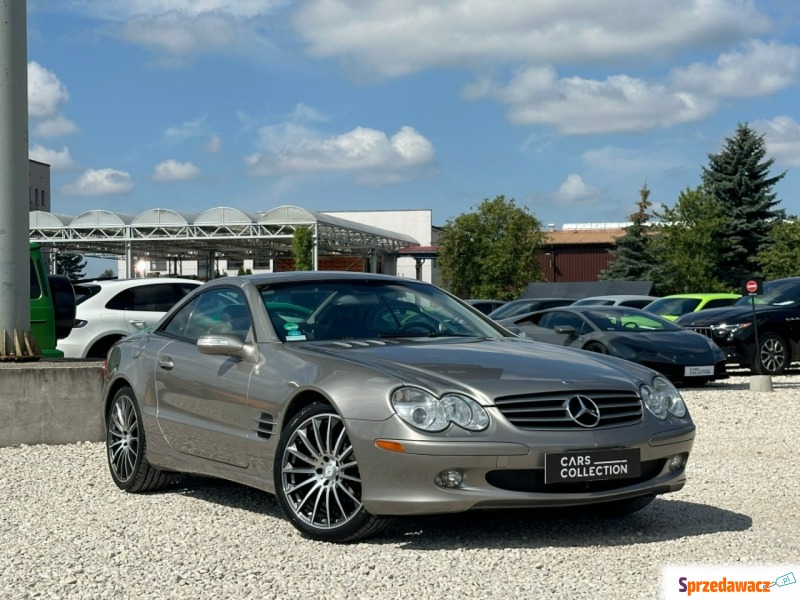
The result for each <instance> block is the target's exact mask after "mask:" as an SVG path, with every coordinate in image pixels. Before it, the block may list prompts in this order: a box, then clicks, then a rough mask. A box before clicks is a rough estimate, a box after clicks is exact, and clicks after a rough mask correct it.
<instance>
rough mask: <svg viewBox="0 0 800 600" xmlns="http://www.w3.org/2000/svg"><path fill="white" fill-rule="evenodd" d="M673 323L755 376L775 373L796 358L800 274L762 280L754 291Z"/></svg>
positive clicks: (799, 332)
mask: <svg viewBox="0 0 800 600" xmlns="http://www.w3.org/2000/svg"><path fill="white" fill-rule="evenodd" d="M753 301H754V302H753ZM753 303H754V304H755V306H753ZM754 308H755V323H754V322H753V312H754V311H753V309H754ZM677 323H678V325H680V326H682V327H686V328H687V329H691V330H693V331H697V332H698V333H702V334H704V335H706V336H707V337H709V338H711V339H712V340H714V341H715V342H716V343H717V345H719V346H720V348H722V349H723V350H724V351H725V355H726V357H727V362H728V364H733V365H739V366H741V367H747V368H749V369H750V370H751V371H752V372H753V373H756V374H759V375H778V374H780V373H783V372H784V371H785V370H786V369H787V368H788V366H789V364H790V363H792V362H794V361H797V360H800V277H789V278H786V279H775V280H774V281H769V282H766V283H765V284H764V293H763V294H761V295H759V296H743V297H742V298H740V299H739V300H738V301H737V302H736V304H734V305H733V306H728V307H725V308H709V309H704V310H700V311H698V312H693V313H688V314H686V315H683V316H682V317H680V318H679V319H678V320H677ZM756 334H757V335H758V342H756Z"/></svg>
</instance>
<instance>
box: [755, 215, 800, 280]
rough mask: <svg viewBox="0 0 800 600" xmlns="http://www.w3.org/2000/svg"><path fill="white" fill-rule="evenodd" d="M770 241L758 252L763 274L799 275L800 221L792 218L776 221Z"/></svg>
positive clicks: (772, 276) (775, 277)
mask: <svg viewBox="0 0 800 600" xmlns="http://www.w3.org/2000/svg"><path fill="white" fill-rule="evenodd" d="M770 241H771V244H769V245H768V246H767V247H765V248H764V249H763V250H762V251H761V252H759V254H758V262H759V264H760V265H761V270H762V274H763V276H764V277H765V278H766V279H780V278H781V277H797V276H798V275H800V221H798V220H797V219H796V218H792V219H789V220H786V221H778V222H776V223H775V224H774V225H773V227H772V232H771V236H770Z"/></svg>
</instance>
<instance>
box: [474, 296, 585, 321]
mask: <svg viewBox="0 0 800 600" xmlns="http://www.w3.org/2000/svg"><path fill="white" fill-rule="evenodd" d="M572 302H573V299H572V298H521V299H519V300H512V301H511V302H506V303H505V304H503V306H501V307H499V308H495V309H494V310H493V311H492V312H490V313H489V317H490V318H492V319H494V320H495V321H496V320H498V319H507V318H509V317H513V316H514V315H523V314H525V313H529V312H533V311H535V310H542V309H544V308H552V307H554V306H566V305H567V304H572Z"/></svg>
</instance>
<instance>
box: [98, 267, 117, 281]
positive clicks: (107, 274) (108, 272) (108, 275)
mask: <svg viewBox="0 0 800 600" xmlns="http://www.w3.org/2000/svg"><path fill="white" fill-rule="evenodd" d="M112 277H115V275H114V271H113V270H112V269H106V270H105V271H103V272H102V273H100V279H111V278H112Z"/></svg>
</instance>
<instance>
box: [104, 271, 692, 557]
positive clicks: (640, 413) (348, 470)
mask: <svg viewBox="0 0 800 600" xmlns="http://www.w3.org/2000/svg"><path fill="white" fill-rule="evenodd" d="M106 362H107V369H106V375H105V380H104V386H103V392H102V402H101V404H102V407H103V408H102V410H103V418H104V421H105V423H106V426H107V441H106V446H107V457H108V464H109V469H110V474H111V477H112V479H113V481H114V483H115V484H116V485H117V486H118V487H119V488H121V489H122V490H125V491H128V492H149V491H154V490H157V489H159V488H161V487H162V486H164V485H165V484H166V483H167V482H168V481H169V478H170V477H171V476H172V474H173V473H175V472H191V473H198V474H205V475H208V476H215V477H220V478H222V479H228V480H233V481H237V482H239V483H242V484H245V485H250V486H253V487H255V488H258V489H262V490H265V491H267V492H271V493H274V494H275V495H276V496H277V499H278V503H279V505H280V507H281V509H282V510H283V512H284V514H285V515H286V517H287V518H288V520H289V521H291V523H292V524H293V525H294V526H295V527H296V528H297V529H298V530H299V531H300V532H301V534H302V535H304V536H306V537H309V538H312V539H315V540H322V541H331V542H349V541H354V540H357V539H361V538H364V537H367V536H370V535H372V534H376V533H377V532H379V531H380V530H381V529H382V528H383V527H385V526H386V525H387V524H388V523H389V522H390V521H391V519H392V517H395V516H402V515H425V514H434V513H452V512H459V511H467V510H470V509H499V508H504V507H514V508H518V507H543V506H572V505H584V506H585V511H586V512H589V511H594V512H598V513H603V514H625V513H630V512H633V511H637V510H640V509H642V508H643V507H644V506H646V505H647V504H648V503H649V502H650V501H651V500H652V499H653V497H654V496H655V495H657V494H662V493H666V492H671V491H675V490H679V489H681V488H682V487H683V486H684V483H685V480H686V475H685V467H686V462H687V460H688V457H689V453H690V451H691V449H692V444H693V440H694V430H695V428H694V425H693V423H692V420H691V418H690V416H689V413H688V411H687V409H686V406H685V405H684V402H683V400H682V398H681V395H680V393H679V391H678V390H677V389H676V388H675V387H674V386H673V385H672V384H671V383H670V382H669V381H668V380H667V379H666V378H665V377H663V376H662V375H660V374H658V373H657V372H655V371H653V370H651V369H648V368H645V367H642V366H641V365H637V364H635V363H632V362H628V361H622V360H618V359H614V358H612V357H608V356H602V355H600V354H592V353H587V352H580V351H576V350H572V349H568V348H555V347H548V346H545V345H543V344H537V343H534V342H531V341H528V340H524V339H520V338H518V337H517V336H514V335H512V334H511V333H510V332H508V331H506V330H505V329H503V328H502V327H500V326H499V325H497V324H496V323H495V322H494V321H492V320H491V319H488V318H486V317H484V316H482V315H479V314H477V313H476V312H475V311H473V310H471V309H470V308H469V307H468V306H467V305H465V304H464V303H463V302H461V301H459V300H457V299H455V298H453V297H452V296H451V295H449V294H447V293H445V292H443V291H442V290H440V289H438V288H436V287H434V286H432V285H430V284H427V283H423V282H420V281H415V280H411V279H407V278H395V277H388V276H381V275H374V274H364V273H337V272H312V273H309V272H291V273H275V274H264V275H252V276H245V277H227V278H221V279H216V280H214V281H211V282H209V283H207V284H205V285H203V287H201V288H199V289H197V290H195V291H194V292H192V293H191V294H190V295H189V296H187V297H186V298H184V299H183V300H182V301H180V302H179V303H178V305H176V306H175V307H174V308H173V309H172V310H171V311H170V312H169V313H168V314H167V315H166V317H165V318H164V319H163V320H162V321H161V322H160V323H159V324H158V325H157V326H156V327H155V328H154V329H152V330H148V331H143V332H141V333H138V334H135V335H133V336H130V337H128V338H125V339H123V340H121V341H119V342H117V343H116V344H115V345H114V346H113V348H112V349H111V351H110V353H109V355H108V358H107V361H106ZM656 440H657V443H656Z"/></svg>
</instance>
